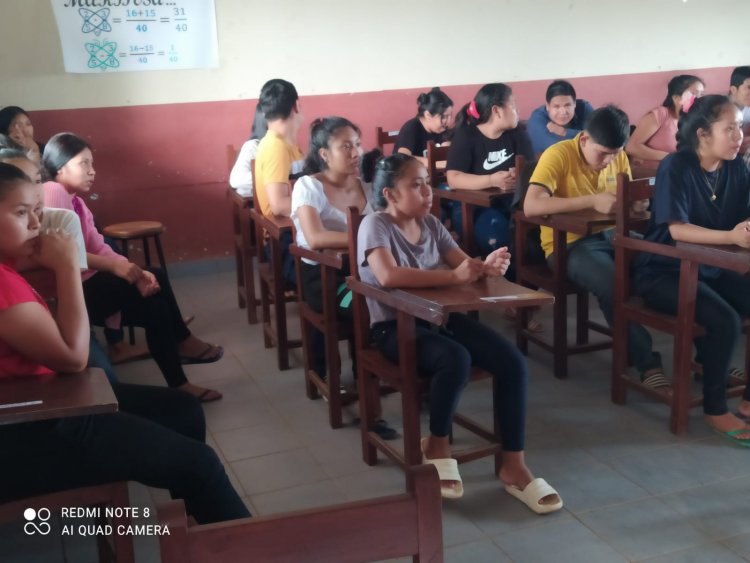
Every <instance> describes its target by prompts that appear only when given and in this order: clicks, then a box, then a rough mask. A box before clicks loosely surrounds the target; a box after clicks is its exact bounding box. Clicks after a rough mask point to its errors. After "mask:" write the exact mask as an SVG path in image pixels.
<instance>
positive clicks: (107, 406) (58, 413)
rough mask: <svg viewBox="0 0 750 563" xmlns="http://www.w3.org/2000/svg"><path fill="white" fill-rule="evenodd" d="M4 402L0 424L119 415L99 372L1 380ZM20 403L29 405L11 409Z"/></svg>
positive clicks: (112, 397)
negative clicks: (116, 413) (108, 414)
mask: <svg viewBox="0 0 750 563" xmlns="http://www.w3.org/2000/svg"><path fill="white" fill-rule="evenodd" d="M0 401H1V402H0V424H16V423H19V422H34V421H38V420H49V419H53V418H66V417H70V416H82V415H88V414H102V413H109V412H116V411H117V399H116V398H115V394H114V392H113V391H112V387H111V386H110V384H109V381H108V380H107V377H106V376H105V375H104V372H103V371H102V370H101V369H96V368H92V369H87V370H84V371H82V372H80V373H72V374H55V375H27V376H18V377H13V378H4V379H0ZM39 401H41V402H39ZM19 403H28V404H25V405H18V406H13V407H9V406H8V405H15V404H19Z"/></svg>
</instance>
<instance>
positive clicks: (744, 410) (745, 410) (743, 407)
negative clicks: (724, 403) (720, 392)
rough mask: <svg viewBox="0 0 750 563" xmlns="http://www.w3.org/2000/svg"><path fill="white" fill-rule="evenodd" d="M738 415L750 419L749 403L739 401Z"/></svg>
mask: <svg viewBox="0 0 750 563" xmlns="http://www.w3.org/2000/svg"><path fill="white" fill-rule="evenodd" d="M737 410H738V411H739V413H740V415H742V416H744V417H745V418H750V401H740V405H739V406H738V407H737Z"/></svg>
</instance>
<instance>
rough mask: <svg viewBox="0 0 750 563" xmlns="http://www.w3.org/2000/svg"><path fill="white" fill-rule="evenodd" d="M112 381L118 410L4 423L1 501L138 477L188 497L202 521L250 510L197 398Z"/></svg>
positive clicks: (0, 435)
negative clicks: (209, 437)
mask: <svg viewBox="0 0 750 563" xmlns="http://www.w3.org/2000/svg"><path fill="white" fill-rule="evenodd" d="M112 387H113V389H114V391H115V394H116V395H117V400H118V403H119V407H120V412H118V413H113V414H100V415H91V416H81V417H75V418H63V419H59V420H50V421H42V422H32V423H26V424H12V425H7V426H0V443H2V444H3V447H2V448H1V449H0V463H1V464H2V468H3V469H2V471H3V479H2V484H0V501H9V500H15V499H18V498H24V497H28V496H34V495H40V494H46V493H51V492H55V491H61V490H67V489H74V488H78V487H84V486H92V485H100V484H104V483H112V482H117V481H138V482H140V483H143V484H145V485H148V486H150V487H158V488H163V489H169V492H170V493H171V494H172V497H173V498H181V499H184V501H185V506H186V509H187V512H188V513H189V514H191V515H192V516H193V517H194V518H195V519H196V520H197V521H198V522H199V523H201V524H205V523H209V522H218V521H222V520H232V519H235V518H244V517H247V516H250V513H249V512H248V510H247V508H246V507H245V505H244V504H243V502H242V500H241V499H240V497H239V495H237V493H236V492H235V490H234V488H233V487H232V484H231V483H230V482H229V478H228V477H227V474H226V472H225V471H224V466H223V465H222V464H221V461H220V460H219V458H218V457H217V456H216V454H215V453H214V451H213V450H212V449H211V448H210V447H209V446H207V445H206V444H205V443H204V440H205V436H206V425H205V420H204V418H203V411H202V409H201V406H200V403H199V402H198V400H197V399H196V398H195V397H193V396H191V395H189V394H188V393H183V392H182V391H177V390H174V389H166V388H163V387H148V386H143V385H127V384H123V383H114V384H113V385H112Z"/></svg>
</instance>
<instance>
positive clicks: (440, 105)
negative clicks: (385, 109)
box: [393, 88, 453, 166]
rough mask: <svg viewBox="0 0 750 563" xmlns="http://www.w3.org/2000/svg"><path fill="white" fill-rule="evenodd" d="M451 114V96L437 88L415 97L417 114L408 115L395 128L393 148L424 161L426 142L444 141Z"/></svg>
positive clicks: (445, 140) (425, 160)
mask: <svg viewBox="0 0 750 563" xmlns="http://www.w3.org/2000/svg"><path fill="white" fill-rule="evenodd" d="M452 117H453V100H451V99H450V98H449V97H448V95H447V94H446V93H445V92H443V91H442V90H441V89H440V88H433V89H432V90H430V91H429V92H426V93H423V94H420V95H419V97H417V117H413V118H411V119H410V120H409V121H407V122H406V123H404V124H403V125H402V126H401V129H399V132H398V137H397V138H396V144H395V146H394V147H393V152H394V153H397V152H400V153H402V154H410V155H412V156H414V157H415V158H417V160H419V161H420V162H421V163H422V164H424V165H425V166H426V165H427V142H428V141H434V142H435V143H437V144H443V143H446V142H448V138H447V136H446V132H447V131H448V127H450V124H451V119H452Z"/></svg>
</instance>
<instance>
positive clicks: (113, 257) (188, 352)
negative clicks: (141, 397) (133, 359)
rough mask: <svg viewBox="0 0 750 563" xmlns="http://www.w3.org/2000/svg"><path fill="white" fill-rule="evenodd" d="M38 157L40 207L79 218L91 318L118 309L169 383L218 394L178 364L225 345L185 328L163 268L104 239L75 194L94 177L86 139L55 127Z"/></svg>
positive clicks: (203, 358) (211, 396) (216, 354)
mask: <svg viewBox="0 0 750 563" xmlns="http://www.w3.org/2000/svg"><path fill="white" fill-rule="evenodd" d="M42 162H43V166H44V172H45V176H46V177H47V178H48V179H49V181H48V182H46V183H45V184H44V190H45V196H44V203H45V207H59V208H62V209H70V210H73V211H75V212H76V214H77V215H78V216H79V218H80V219H81V228H82V230H83V237H84V241H85V243H86V251H87V253H88V254H87V260H88V264H89V268H90V270H88V271H87V272H84V274H83V290H84V294H85V296H86V306H87V308H88V313H89V316H90V318H91V321H92V323H93V324H97V325H99V326H102V325H103V324H104V321H105V319H107V318H108V317H110V316H111V315H112V314H114V313H117V312H118V311H121V312H122V315H123V322H125V323H128V324H135V325H137V326H142V327H143V328H145V330H146V343H147V345H148V349H149V352H150V353H151V355H152V356H153V358H154V360H155V361H156V363H157V364H158V366H159V368H160V369H161V372H162V374H163V375H164V378H165V379H166V380H167V383H168V384H169V386H170V387H178V388H180V389H182V390H183V391H185V392H187V393H190V394H192V395H195V396H196V397H198V398H199V399H200V400H201V401H204V402H207V401H215V400H217V399H220V398H221V393H219V392H218V391H216V390H212V389H205V388H203V387H199V386H197V385H193V384H192V383H190V382H188V380H187V378H186V377H185V372H184V371H183V369H182V365H181V364H183V363H186V364H194V363H210V362H215V361H218V360H219V359H221V357H222V355H223V353H224V349H223V348H221V347H220V346H214V345H211V344H207V343H206V342H203V341H202V340H200V339H199V338H197V337H195V336H194V335H192V334H191V333H190V330H188V328H187V326H185V322H184V320H183V317H182V313H180V308H179V306H178V305H177V300H176V299H175V296H174V294H173V292H172V288H171V286H170V284H169V279H168V278H167V277H166V275H165V274H164V272H163V270H161V269H159V268H151V269H149V270H142V269H141V268H139V267H138V266H136V265H135V264H133V263H132V262H129V261H128V260H127V259H126V258H125V257H124V256H121V255H119V254H117V253H116V252H114V251H113V250H112V249H111V248H110V247H109V246H107V245H106V244H104V240H103V238H102V236H101V234H99V232H98V231H97V230H96V227H95V226H94V216H93V215H92V213H91V211H90V210H89V208H88V207H87V206H86V204H85V202H84V200H83V199H82V198H81V197H80V194H85V193H87V192H88V191H89V190H90V189H91V186H92V185H93V183H94V177H95V171H94V166H93V162H94V159H93V155H92V153H91V148H90V147H89V145H88V143H87V142H86V141H84V140H83V139H81V138H80V137H77V136H75V135H73V134H72V133H58V134H57V135H55V136H54V137H52V138H51V139H50V140H49V143H47V146H46V147H45V150H44V155H43V158H42Z"/></svg>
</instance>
